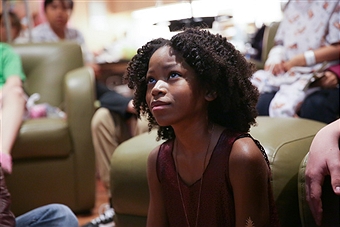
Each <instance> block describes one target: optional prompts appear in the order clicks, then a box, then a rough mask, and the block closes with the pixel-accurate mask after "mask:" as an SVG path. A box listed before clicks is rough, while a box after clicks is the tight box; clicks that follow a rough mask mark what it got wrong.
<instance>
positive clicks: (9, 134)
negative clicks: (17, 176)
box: [0, 76, 26, 173]
mask: <svg viewBox="0 0 340 227" xmlns="http://www.w3.org/2000/svg"><path fill="white" fill-rule="evenodd" d="M24 97H25V96H24V91H23V88H22V82H21V80H20V78H19V77H16V76H13V77H10V78H8V79H7V81H6V84H5V85H4V87H3V89H2V99H1V114H0V120H1V130H0V161H1V163H2V168H3V169H4V171H5V172H7V173H11V170H12V162H11V156H10V152H11V149H12V146H13V144H14V141H15V138H16V136H17V133H18V131H19V128H20V126H21V123H22V119H23V115H24V111H25V102H26V101H25V98H24Z"/></svg>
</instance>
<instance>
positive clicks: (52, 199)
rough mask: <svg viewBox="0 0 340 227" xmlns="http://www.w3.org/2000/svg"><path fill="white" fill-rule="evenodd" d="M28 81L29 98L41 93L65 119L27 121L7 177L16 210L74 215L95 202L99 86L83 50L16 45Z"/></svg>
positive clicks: (65, 44)
mask: <svg viewBox="0 0 340 227" xmlns="http://www.w3.org/2000/svg"><path fill="white" fill-rule="evenodd" d="M13 47H14V50H15V51H16V52H17V53H18V54H19V55H20V56H21V59H22V63H23V69H24V72H25V74H26V76H27V80H26V81H25V83H24V88H25V90H26V92H27V93H28V94H29V95H31V94H33V93H39V94H40V95H41V99H40V100H39V101H38V103H49V104H50V105H52V106H56V107H59V108H61V109H62V110H63V111H64V112H66V114H67V118H66V119H60V118H40V119H30V120H25V121H24V122H23V124H22V126H21V129H20V132H19V134H18V136H17V139H16V141H15V144H14V147H13V150H12V158H13V173H12V174H11V175H8V176H6V182H7V185H8V188H9V191H10V193H11V195H12V206H11V209H12V211H13V212H14V213H15V215H20V214H22V213H24V212H27V211H28V210H31V209H33V208H35V207H38V206H41V205H44V204H49V203H62V204H65V205H67V206H69V207H70V208H71V209H72V210H73V211H74V212H82V211H89V210H91V209H92V208H93V207H94V202H95V159H94V150H93V145H92V139H91V129H90V124H91V118H92V115H93V113H94V102H95V85H94V75H93V70H92V69H90V68H88V67H84V63H83V57H82V51H81V48H80V46H79V45H78V44H75V43H72V42H60V43H39V44H38V43H34V44H33V43H30V44H15V45H13Z"/></svg>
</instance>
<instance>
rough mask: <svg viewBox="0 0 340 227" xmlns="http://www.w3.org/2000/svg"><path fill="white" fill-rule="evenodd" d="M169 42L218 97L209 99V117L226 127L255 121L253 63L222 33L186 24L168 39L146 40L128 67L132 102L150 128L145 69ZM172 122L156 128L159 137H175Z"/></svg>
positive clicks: (152, 122)
mask: <svg viewBox="0 0 340 227" xmlns="http://www.w3.org/2000/svg"><path fill="white" fill-rule="evenodd" d="M164 45H169V46H171V47H172V48H173V49H174V50H176V51H178V53H179V54H181V55H182V57H183V58H184V60H185V62H186V63H188V64H189V65H190V67H192V68H193V69H194V70H195V73H196V78H197V80H198V82H199V83H200V85H201V86H202V87H205V88H207V89H209V90H211V91H213V92H216V94H217V98H216V99H215V100H214V101H212V102H210V103H209V106H208V116H209V120H210V121H212V122H214V123H217V124H219V125H222V126H224V127H226V128H228V129H229V130H232V131H238V132H248V131H249V129H250V127H251V125H254V124H255V123H256V121H255V118H256V117H257V111H256V103H257V99H258V96H259V94H258V90H257V88H256V87H254V86H253V85H252V83H251V82H250V77H251V76H252V74H253V73H254V70H255V66H254V65H253V64H252V63H249V62H248V61H247V60H246V59H245V58H244V57H243V56H242V54H241V53H240V52H239V51H238V50H236V49H235V47H234V46H233V45H232V44H231V43H229V42H228V41H227V39H226V38H224V37H222V36H221V35H219V34H217V35H214V34H211V33H210V32H209V31H206V30H200V29H199V28H187V29H185V30H184V31H183V32H180V33H178V34H177V35H175V36H173V37H172V38H171V40H170V42H168V41H166V42H165V41H163V42H161V39H157V40H153V41H151V42H148V43H147V44H146V45H144V46H143V47H142V48H140V49H139V50H138V51H137V54H136V55H135V56H134V57H133V58H132V60H131V61H130V63H129V65H128V68H127V77H128V79H129V83H128V85H129V87H130V88H134V89H135V96H134V105H135V108H136V110H137V113H138V115H140V113H141V112H142V113H146V114H147V115H148V120H149V130H151V128H152V127H154V126H157V125H158V124H157V122H156V120H155V119H154V117H153V116H152V114H151V111H150V110H149V108H148V106H147V103H146V100H145V95H146V88H147V85H146V81H145V77H146V73H147V70H148V64H149V60H150V58H151V56H152V54H153V53H154V52H155V51H156V50H157V49H158V48H159V47H161V46H164ZM174 137H175V135H174V131H173V129H172V127H171V126H165V127H163V126H161V127H159V129H158V139H159V138H161V139H172V138H174Z"/></svg>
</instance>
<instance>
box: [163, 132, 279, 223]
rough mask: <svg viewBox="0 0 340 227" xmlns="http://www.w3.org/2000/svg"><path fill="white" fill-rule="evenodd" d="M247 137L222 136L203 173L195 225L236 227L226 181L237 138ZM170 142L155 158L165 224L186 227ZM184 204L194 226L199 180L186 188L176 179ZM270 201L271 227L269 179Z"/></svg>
mask: <svg viewBox="0 0 340 227" xmlns="http://www.w3.org/2000/svg"><path fill="white" fill-rule="evenodd" d="M244 136H249V137H250V135H249V134H240V133H229V132H227V131H226V130H225V131H224V132H223V133H222V134H221V136H220V138H219V140H218V142H217V144H216V146H215V148H214V150H213V153H212V155H211V158H210V160H209V163H208V165H207V167H206V169H205V171H204V174H203V182H202V189H201V201H200V206H199V207H200V208H199V215H198V220H197V226H202V227H208V226H209V227H214V226H216V227H217V226H224V227H225V226H226V227H229V226H230V227H232V226H235V206H234V199H233V193H232V187H231V184H230V179H229V168H228V166H229V165H228V163H229V156H230V152H231V148H232V145H233V143H234V142H235V140H236V139H238V138H240V137H244ZM254 141H255V142H256V144H257V145H258V146H259V147H260V149H261V152H262V153H263V155H264V157H265V159H266V161H267V163H268V165H269V162H268V159H267V156H266V154H265V152H264V149H263V148H262V146H261V145H260V144H259V143H258V142H257V141H256V140H254ZM173 142H174V141H173V140H168V141H166V142H164V143H163V144H162V145H161V146H160V150H159V153H158V159H157V175H158V179H159V181H160V183H161V185H162V190H163V195H164V199H165V201H164V202H165V203H164V204H165V208H166V213H167V219H168V225H169V226H173V227H188V225H187V221H186V217H185V212H184V208H183V204H182V199H181V195H180V192H179V188H178V182H177V175H176V174H177V173H176V167H175V162H174V159H173V157H172V149H173ZM179 184H180V187H181V190H182V195H183V200H184V205H185V208H186V213H187V216H188V220H189V223H190V226H195V222H196V216H197V207H198V206H197V204H198V198H199V191H200V180H198V181H196V182H195V183H194V184H192V185H189V186H188V185H186V184H185V183H184V182H183V180H182V179H181V178H180V177H179ZM268 188H269V195H268V197H269V201H270V206H271V209H270V212H271V214H270V215H271V225H270V226H272V227H276V226H279V225H278V218H277V214H276V209H275V204H274V199H273V196H272V189H271V184H270V179H268Z"/></svg>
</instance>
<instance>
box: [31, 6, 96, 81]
mask: <svg viewBox="0 0 340 227" xmlns="http://www.w3.org/2000/svg"><path fill="white" fill-rule="evenodd" d="M72 10H73V1H72V0H45V1H44V12H45V17H46V22H44V23H42V24H39V25H38V26H36V27H35V28H33V29H32V33H31V36H32V41H33V42H58V41H63V40H70V41H75V42H77V43H78V44H79V45H80V46H81V48H82V51H83V56H84V62H85V63H86V65H88V66H91V67H92V68H93V69H94V71H95V73H96V74H97V73H98V71H99V66H98V65H97V64H95V63H94V56H93V54H92V53H91V52H90V51H89V49H88V48H87V46H86V44H85V39H84V36H83V35H82V33H81V32H80V31H79V30H77V29H75V28H70V27H68V21H69V19H70V16H71V13H72Z"/></svg>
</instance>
